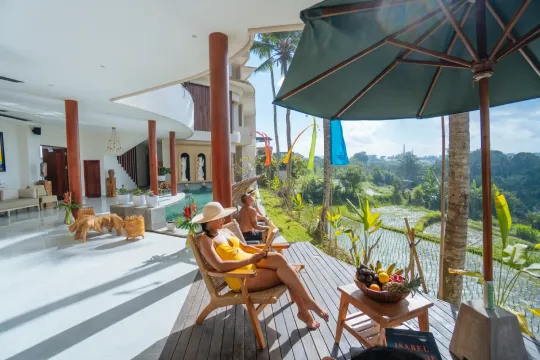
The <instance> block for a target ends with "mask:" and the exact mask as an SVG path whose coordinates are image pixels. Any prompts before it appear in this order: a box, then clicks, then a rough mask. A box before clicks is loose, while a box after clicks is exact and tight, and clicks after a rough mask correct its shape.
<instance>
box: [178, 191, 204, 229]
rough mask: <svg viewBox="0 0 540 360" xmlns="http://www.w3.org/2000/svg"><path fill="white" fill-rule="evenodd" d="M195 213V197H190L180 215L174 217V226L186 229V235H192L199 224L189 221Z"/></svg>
mask: <svg viewBox="0 0 540 360" xmlns="http://www.w3.org/2000/svg"><path fill="white" fill-rule="evenodd" d="M195 215H197V203H196V202H195V198H194V197H191V199H190V203H189V204H187V205H186V206H184V211H183V212H182V217H179V218H178V219H176V226H177V227H178V228H180V229H184V230H187V231H188V235H191V236H194V235H195V234H196V233H197V229H198V226H199V224H194V223H192V222H191V220H192V219H193V217H194V216H195Z"/></svg>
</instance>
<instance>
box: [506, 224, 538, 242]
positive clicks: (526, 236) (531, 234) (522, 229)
mask: <svg viewBox="0 0 540 360" xmlns="http://www.w3.org/2000/svg"><path fill="white" fill-rule="evenodd" d="M513 230H514V232H515V233H516V236H517V237H518V238H520V239H523V240H527V241H529V242H532V243H537V242H540V231H538V230H535V229H533V228H532V227H531V226H530V225H523V224H516V225H514V226H513Z"/></svg>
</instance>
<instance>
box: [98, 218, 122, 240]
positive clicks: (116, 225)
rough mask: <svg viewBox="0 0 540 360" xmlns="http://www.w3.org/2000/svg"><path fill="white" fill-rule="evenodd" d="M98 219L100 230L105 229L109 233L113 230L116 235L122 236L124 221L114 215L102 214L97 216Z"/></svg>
mask: <svg viewBox="0 0 540 360" xmlns="http://www.w3.org/2000/svg"><path fill="white" fill-rule="evenodd" d="M99 218H101V229H103V228H106V229H107V230H108V231H109V232H112V230H113V229H115V230H116V235H118V236H120V235H122V228H123V227H124V220H122V218H121V217H120V216H118V215H116V214H104V215H99Z"/></svg>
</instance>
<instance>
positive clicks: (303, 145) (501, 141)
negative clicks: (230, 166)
mask: <svg viewBox="0 0 540 360" xmlns="http://www.w3.org/2000/svg"><path fill="white" fill-rule="evenodd" d="M261 62H262V61H261V60H259V59H258V58H257V57H256V56H251V58H250V59H249V61H248V62H247V64H246V65H247V66H253V67H257V66H258V65H259V64H260V63H261ZM277 72H278V74H279V70H277ZM249 81H250V82H251V83H252V84H253V86H254V87H255V99H256V109H257V130H258V131H260V132H265V133H266V134H267V135H268V136H269V137H271V138H272V139H274V120H273V116H274V115H273V110H272V100H273V98H272V88H271V84H270V73H257V74H253V75H252V76H251V77H250V78H249ZM282 81H283V79H280V78H279V76H276V86H277V88H276V91H278V88H279V85H280V84H281V82H282ZM490 117H491V149H492V150H500V151H502V152H505V153H518V152H540V99H536V100H529V101H524V102H521V103H516V104H510V105H504V106H499V107H495V108H492V109H491V112H490ZM312 122H313V118H312V117H311V116H309V117H306V115H305V114H302V113H299V112H295V111H292V112H291V134H292V139H293V140H294V138H295V137H296V136H297V135H298V134H299V133H300V132H301V131H302V130H303V129H304V128H305V127H306V126H308V125H309V124H311V123H312ZM317 123H318V124H319V126H318V128H319V130H318V133H317V145H316V150H315V155H317V156H321V157H322V155H323V153H324V151H323V149H324V148H323V137H322V131H323V128H322V120H321V119H317ZM342 124H343V135H344V138H345V143H346V145H347V153H348V155H349V157H350V156H352V155H353V154H355V153H357V152H361V151H365V152H366V153H368V154H370V155H379V156H381V155H385V156H390V155H395V154H397V153H401V152H402V151H403V145H405V148H406V150H407V151H413V152H414V154H415V155H417V156H426V155H440V154H441V120H440V117H438V118H433V119H423V120H417V119H404V120H390V121H344V122H343V123H342ZM278 134H279V143H280V151H281V152H285V151H287V150H288V149H287V137H286V136H287V135H286V130H285V109H283V108H280V107H278ZM470 136H471V150H476V149H479V148H480V118H479V114H478V111H474V112H472V113H471V114H470ZM446 143H447V145H446V147H447V148H448V117H446ZM273 144H274V143H273V141H272V145H273ZM259 145H262V143H261V144H259ZM310 145H311V131H306V132H305V133H304V135H302V137H300V139H299V140H298V142H297V143H296V145H295V147H294V152H297V153H300V154H302V155H304V156H307V155H308V154H309V149H310Z"/></svg>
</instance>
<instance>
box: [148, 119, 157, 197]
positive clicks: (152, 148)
mask: <svg viewBox="0 0 540 360" xmlns="http://www.w3.org/2000/svg"><path fill="white" fill-rule="evenodd" d="M148 156H149V157H150V159H149V160H150V161H149V164H150V165H149V171H150V189H151V190H152V192H153V193H154V195H157V194H158V179H157V178H158V172H157V140H156V120H148Z"/></svg>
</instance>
